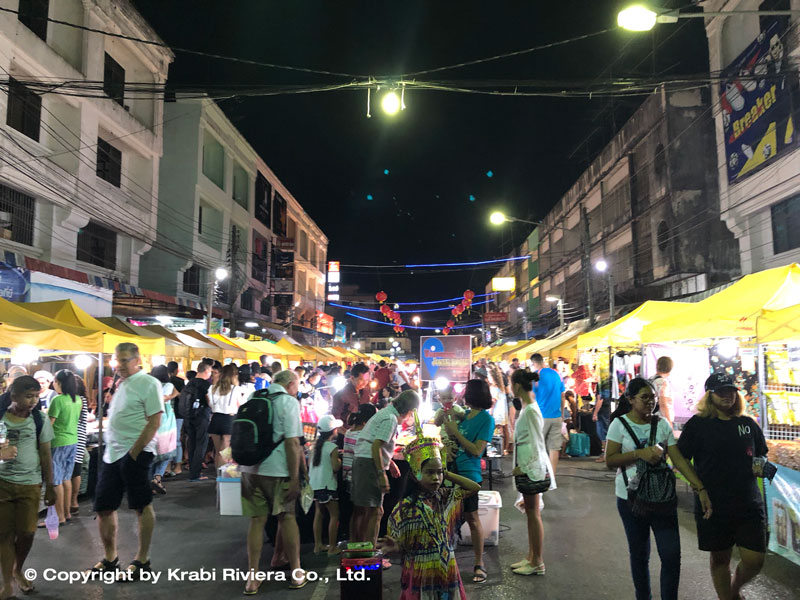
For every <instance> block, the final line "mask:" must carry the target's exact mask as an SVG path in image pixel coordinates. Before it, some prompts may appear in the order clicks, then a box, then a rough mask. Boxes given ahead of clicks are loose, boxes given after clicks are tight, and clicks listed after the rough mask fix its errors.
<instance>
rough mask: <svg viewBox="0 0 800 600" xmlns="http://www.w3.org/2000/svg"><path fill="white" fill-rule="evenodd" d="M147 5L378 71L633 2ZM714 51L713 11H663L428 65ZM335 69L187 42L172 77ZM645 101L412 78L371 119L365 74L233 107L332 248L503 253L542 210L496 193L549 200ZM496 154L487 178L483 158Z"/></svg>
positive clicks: (485, 274)
mask: <svg viewBox="0 0 800 600" xmlns="http://www.w3.org/2000/svg"><path fill="white" fill-rule="evenodd" d="M678 2H679V0H678ZM679 3H680V2H679ZM134 4H135V5H136V6H137V8H138V9H139V10H140V11H141V12H142V14H143V15H144V16H145V18H146V19H147V20H148V21H149V22H150V23H151V24H152V25H153V27H154V28H155V29H156V31H157V32H158V33H159V34H160V35H161V36H162V37H163V38H164V40H165V41H166V42H167V43H169V44H172V45H174V46H181V47H185V48H190V49H196V50H201V51H205V52H213V53H217V54H223V55H227V56H235V57H241V58H245V59H252V60H257V61H266V62H271V63H278V64H286V65H293V66H301V67H310V68H314V69H322V70H330V71H339V72H347V73H356V74H364V75H376V76H377V75H385V74H392V73H403V72H406V73H407V72H413V71H418V70H422V69H427V68H431V67H436V66H441V65H448V64H452V63H458V62H462V61H468V60H473V59H477V58H482V57H487V56H492V55H497V54H501V53H505V52H510V51H514V50H520V49H525V48H530V47H532V46H536V45H540V44H545V43H549V42H554V41H558V40H563V39H566V38H572V37H576V36H579V35H581V34H586V33H592V32H596V31H600V30H603V29H607V28H609V27H612V26H613V25H614V23H615V18H616V11H617V8H618V7H619V6H620V4H621V3H620V2H616V1H606V0H557V1H553V2H544V1H543V0H542V1H540V0H535V1H531V0H527V1H501V2H491V3H490V2H485V1H483V2H478V1H476V0H459V1H457V2H456V1H445V0H424V1H415V0H406V1H404V2H384V1H380V0H370V1H369V2H330V1H327V2H323V1H306V0H298V1H296V2H285V1H281V2H278V1H273V0H229V1H228V2H221V1H219V0H213V1H212V0H171V1H170V2H164V1H163V0H134ZM683 4H688V2H683ZM672 5H673V6H674V5H676V4H675V3H673V4H672ZM221 7H226V8H221ZM351 7H354V8H351ZM654 47H655V50H656V51H655V56H653V55H652V54H651V51H652V50H653V48H654ZM707 64H708V63H707V50H706V39H705V33H704V31H703V26H702V21H701V20H699V19H691V20H685V21H682V22H681V23H680V24H678V25H661V26H658V27H657V28H656V30H655V31H654V32H653V33H649V34H636V35H634V34H630V33H627V32H622V31H619V30H614V31H612V32H609V33H606V34H603V35H601V36H598V37H594V38H591V39H589V40H585V41H581V42H576V43H573V44H570V45H568V46H562V47H559V48H554V49H549V50H544V51H539V52H535V53H531V54H527V55H524V56H520V57H514V58H510V59H505V60H500V61H496V62H492V63H488V64H483V65H478V66H473V67H468V68H461V69H455V70H452V71H447V72H444V73H437V74H436V75H433V76H430V77H435V78H436V79H438V80H441V79H447V80H491V79H513V80H522V79H547V80H562V81H563V80H576V79H577V80H588V81H590V80H593V79H596V78H601V79H604V78H609V77H612V76H613V77H621V76H629V77H632V76H639V77H642V76H645V77H646V76H651V75H652V74H653V73H654V72H655V73H657V74H658V73H661V74H665V73H666V74H676V73H693V72H699V71H703V70H707ZM335 81H342V79H341V78H338V79H337V78H332V77H325V76H321V75H315V74H295V73H287V72H285V71H279V70H274V69H268V68H263V67H258V66H249V65H242V64H236V63H231V62H224V61H220V60H215V59H211V58H203V57H196V56H191V55H187V54H185V53H181V52H176V60H175V62H174V64H173V65H172V67H171V70H170V82H171V83H175V84H199V85H201V86H203V85H208V84H251V85H254V86H258V85H278V84H281V85H282V84H315V83H323V84H328V83H333V82H335ZM373 99H374V97H373ZM639 102H641V99H616V100H613V101H609V100H604V99H597V98H594V99H592V100H589V99H560V98H559V99H544V98H522V97H517V98H511V97H494V96H485V95H473V94H460V93H450V92H439V91H415V92H409V93H407V95H406V105H407V107H408V108H407V110H405V111H403V112H402V113H401V114H400V115H399V116H397V117H394V118H388V117H386V116H385V115H383V114H382V112H381V110H380V108H379V107H378V106H377V103H375V102H374V103H373V109H372V113H373V116H372V118H371V119H367V118H366V92H364V91H339V92H331V93H324V94H323V93H319V94H307V95H283V96H273V97H259V98H239V99H232V100H226V101H224V102H222V103H221V106H222V108H223V110H224V111H225V112H226V114H227V115H228V117H229V118H230V119H231V121H232V122H233V123H234V124H235V125H236V126H237V127H238V129H239V130H240V131H241V132H242V133H243V134H244V135H245V137H246V138H247V139H248V140H249V141H250V143H251V144H252V146H253V147H254V148H255V149H256V150H257V151H258V152H259V153H260V154H261V156H262V157H263V158H264V160H265V161H266V162H267V164H269V165H270V167H271V168H272V169H273V170H274V171H275V173H276V174H277V175H278V177H279V178H280V179H281V180H282V181H283V183H284V184H286V186H287V187H288V188H289V190H291V192H292V193H293V194H294V196H295V197H296V198H297V200H298V201H299V202H300V203H301V204H302V205H303V207H304V208H305V209H306V210H307V212H308V213H309V214H310V215H311V216H312V218H314V219H315V220H316V222H317V223H318V224H319V225H320V227H321V228H322V230H323V231H324V232H325V233H326V234H327V235H328V237H329V239H330V246H329V252H328V257H329V259H332V260H337V259H338V260H341V261H342V262H343V263H348V264H349V263H356V264H377V265H385V264H393V263H398V264H404V263H410V262H414V263H417V262H424V263H428V262H455V261H466V260H485V259H489V258H496V257H500V256H504V255H505V254H507V253H508V252H509V251H510V250H511V248H512V245H511V244H512V243H514V244H516V243H518V242H519V241H520V240H521V239H522V238H523V236H524V235H527V233H528V230H529V227H527V226H521V225H516V226H514V227H513V228H511V227H509V226H505V227H503V228H501V229H500V230H498V229H492V228H490V226H489V225H488V223H487V217H488V214H489V213H490V212H491V210H493V209H495V208H504V209H505V210H506V211H507V212H508V213H509V214H512V215H515V216H518V217H520V218H527V219H540V218H542V217H543V216H545V215H546V213H547V211H548V210H549V209H550V207H551V206H552V205H553V204H554V203H555V202H556V201H557V200H558V199H559V197H560V195H561V194H562V193H563V192H564V191H565V190H566V189H568V188H569V187H570V185H571V184H572V182H573V181H574V180H575V178H576V177H577V176H578V175H579V174H580V173H581V171H582V170H583V169H584V168H585V167H586V165H587V163H588V160H589V159H591V158H593V157H594V156H595V155H596V154H597V152H598V151H599V150H600V149H601V148H602V146H603V145H604V144H605V143H606V142H607V141H608V139H609V136H610V134H611V132H612V131H613V129H614V127H615V126H616V127H619V126H620V125H621V124H622V123H624V121H625V119H626V118H627V116H629V115H630V113H631V112H632V110H634V109H635V107H636V106H637V105H638V103H639ZM587 140H588V141H587ZM384 169H389V175H384ZM490 170H491V171H492V172H493V177H491V178H489V177H487V175H486V173H487V171H490ZM368 194H371V195H372V197H373V199H372V200H368V199H367V195H368ZM470 195H472V196H474V201H471V200H470ZM490 275H491V271H486V270H480V271H471V270H460V271H457V272H448V273H445V274H441V275H422V274H419V273H417V274H415V275H413V276H409V275H404V276H403V277H397V276H391V275H389V274H388V273H387V272H386V271H385V270H374V271H370V274H369V275H367V276H365V275H363V274H362V275H358V276H357V275H356V274H355V273H353V272H345V273H344V274H343V280H344V281H345V282H347V281H358V282H360V283H362V284H363V287H364V289H365V290H366V291H373V290H375V291H377V290H378V289H381V288H382V289H385V290H386V291H387V292H388V293H389V294H390V298H391V299H393V300H397V301H405V300H424V299H438V298H443V297H450V296H457V295H459V294H461V292H462V291H463V290H464V289H466V288H467V287H468V286H471V287H473V288H475V289H478V288H480V287H481V286H482V285H484V284H485V282H486V281H487V279H488V278H489V277H490Z"/></svg>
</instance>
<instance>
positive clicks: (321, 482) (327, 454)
mask: <svg viewBox="0 0 800 600" xmlns="http://www.w3.org/2000/svg"><path fill="white" fill-rule="evenodd" d="M334 450H338V448H337V446H336V444H334V443H333V442H331V441H326V442H325V443H324V444H322V456H321V457H320V461H319V464H318V465H314V455H313V453H312V455H311V460H309V461H308V480H309V483H310V484H311V489H312V490H314V491H317V490H331V491H336V490H337V489H338V485H337V483H336V473H334V472H333V465H332V464H331V453H332V452H333V451H334Z"/></svg>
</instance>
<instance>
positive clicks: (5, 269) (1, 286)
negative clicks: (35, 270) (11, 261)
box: [0, 262, 31, 302]
mask: <svg viewBox="0 0 800 600" xmlns="http://www.w3.org/2000/svg"><path fill="white" fill-rule="evenodd" d="M30 287H31V272H30V271H28V270H27V269H22V268H20V267H12V266H11V265H8V264H6V263H4V262H0V298H3V299H4V300H8V301H9V302H27V300H28V291H29V290H30Z"/></svg>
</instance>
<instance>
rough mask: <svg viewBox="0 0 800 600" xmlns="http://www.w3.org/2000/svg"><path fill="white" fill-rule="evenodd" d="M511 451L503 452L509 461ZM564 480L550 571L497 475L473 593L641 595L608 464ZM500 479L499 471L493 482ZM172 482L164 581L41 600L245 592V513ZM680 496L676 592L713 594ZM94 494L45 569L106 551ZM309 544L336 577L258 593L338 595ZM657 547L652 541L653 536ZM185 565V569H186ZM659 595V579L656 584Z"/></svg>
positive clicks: (129, 544)
mask: <svg viewBox="0 0 800 600" xmlns="http://www.w3.org/2000/svg"><path fill="white" fill-rule="evenodd" d="M509 465H510V459H506V460H505V461H504V465H503V466H504V468H506V469H507V468H508V466H509ZM558 482H559V484H558V485H559V487H558V489H557V490H555V491H553V492H549V493H547V494H545V495H544V498H545V509H544V510H543V511H542V518H543V520H544V527H545V561H546V564H547V575H545V576H544V577H519V576H517V575H514V574H512V573H511V570H510V569H509V565H510V564H511V563H512V562H514V561H516V560H517V559H518V558H519V557H520V556H522V554H521V553H522V552H524V550H523V548H524V547H525V545H526V544H527V537H526V530H525V526H524V523H525V521H524V517H523V515H522V514H521V513H519V511H518V510H517V509H516V508H514V507H513V506H512V502H513V500H514V499H515V497H516V493H515V492H514V491H513V489H512V485H511V480H510V479H504V480H501V481H500V483H499V485H496V486H495V489H499V490H500V491H501V493H502V496H503V509H502V511H501V513H500V524H501V527H500V528H501V534H500V545H499V546H498V547H492V546H486V553H485V558H486V567H487V570H488V571H489V577H488V580H487V582H486V583H485V584H483V585H475V584H473V583H471V582H470V581H469V577H470V569H471V567H472V549H471V547H465V546H460V547H459V549H458V551H457V557H458V562H459V567H460V569H461V575H462V577H463V578H464V581H465V583H464V586H465V588H466V591H467V597H468V598H470V599H471V600H489V599H492V600H510V599H514V598H520V599H522V598H532V599H552V600H583V599H586V600H590V599H591V600H595V599H600V598H609V599H620V600H621V599H625V598H632V597H633V586H632V584H631V581H630V576H629V570H628V569H629V567H628V550H627V544H626V541H625V535H624V533H623V531H622V525H621V523H620V520H619V516H618V515H617V512H616V506H615V503H614V490H613V479H612V474H611V473H610V472H609V471H607V470H605V468H604V467H603V466H602V465H599V464H597V463H595V462H594V458H583V459H581V458H573V459H568V460H562V461H561V463H560V465H559V473H558ZM496 483H497V482H496ZM168 487H169V493H168V494H167V495H166V496H158V497H157V498H156V500H155V506H156V513H157V519H158V525H157V528H156V533H155V539H154V541H153V550H152V562H153V568H154V570H155V571H160V572H161V573H162V577H161V580H160V581H159V582H158V584H156V585H152V584H148V583H143V582H137V583H115V584H113V585H108V586H107V585H102V584H98V583H94V584H88V585H81V584H74V585H69V584H66V583H59V582H52V583H46V582H44V581H41V579H39V580H37V581H36V586H37V590H38V593H37V594H36V597H37V598H39V599H41V600H45V599H47V600H50V599H53V600H55V599H57V598H69V599H71V598H76V599H77V598H87V599H88V600H95V599H100V598H103V600H117V599H119V600H127V599H131V600H132V599H138V598H141V599H145V598H147V599H153V600H157V599H167V598H169V599H174V598H191V599H192V600H216V599H218V598H236V597H240V595H241V590H242V589H243V588H244V584H243V583H238V582H233V583H231V582H223V581H220V580H221V579H222V577H223V569H245V568H246V564H247V557H246V553H245V547H244V540H245V533H246V530H247V519H245V518H243V517H221V516H219V515H218V511H217V509H216V508H215V505H214V504H215V492H214V483H213V481H209V482H206V483H203V484H190V483H188V482H186V480H185V479H183V480H181V478H178V479H173V480H170V483H169V484H168ZM679 489H681V490H684V493H681V498H680V502H681V507H680V509H679V516H680V525H681V527H680V529H681V545H682V548H681V553H682V556H681V586H680V598H686V599H688V600H705V599H710V598H713V597H714V592H713V588H712V585H711V579H710V578H709V576H708V565H707V562H708V555H707V554H706V553H702V552H700V551H698V550H697V547H696V540H697V537H696V534H695V525H694V520H693V518H692V515H691V514H690V513H688V512H687V511H686V508H687V506H688V505H689V502H691V499H690V494H687V493H685V486H684V485H682V484H679ZM88 509H89V505H88V503H87V502H82V503H81V516H79V517H78V518H76V519H73V521H74V524H70V525H69V526H68V527H65V528H63V529H62V530H61V533H60V537H59V539H58V540H56V541H54V542H51V541H50V540H48V539H47V535H46V533H44V532H42V531H41V530H40V532H39V533H38V534H37V537H36V541H35V542H34V548H33V552H32V553H31V557H30V558H29V560H28V561H27V563H26V566H27V567H28V568H33V569H36V570H37V571H38V572H39V573H41V572H42V570H43V569H46V568H48V567H54V568H56V569H58V570H62V571H66V570H76V571H83V570H84V569H85V568H87V567H88V566H90V565H91V564H92V563H93V562H94V561H95V560H96V558H97V556H100V555H101V554H102V549H101V546H100V544H99V540H98V536H97V523H96V521H94V520H93V518H92V516H91V515H90V513H89V510H88ZM133 527H134V522H133V519H132V517H131V513H130V511H126V510H124V509H123V510H122V511H120V536H119V537H120V558H121V560H122V561H124V562H126V563H127V561H129V560H130V558H131V557H132V555H133V552H134V547H135V546H134V540H135V533H134V530H133ZM311 550H312V544H306V545H304V546H303V548H302V553H301V560H302V566H303V567H304V568H306V569H309V570H314V571H317V572H318V573H319V574H320V576H321V577H328V578H329V579H330V582H329V583H328V584H325V583H316V584H313V583H310V584H309V585H307V586H306V587H305V588H304V589H302V590H292V591H290V590H288V589H287V585H288V584H287V583H286V582H271V583H267V582H265V584H264V586H263V587H262V591H261V593H260V595H261V596H263V597H265V598H269V597H275V594H281V597H285V598H292V599H295V598H296V599H297V600H307V599H312V600H333V599H335V598H339V597H340V595H339V584H338V582H336V581H334V578H335V577H336V574H335V569H336V568H337V566H338V563H337V560H336V559H330V560H329V559H328V558H327V557H321V556H315V555H314V554H312V552H311ZM653 553H654V554H655V545H654V546H653ZM270 555H271V547H270V546H269V545H266V546H265V548H264V554H263V555H262V559H261V564H262V567H263V566H264V565H268V564H269V558H270ZM394 562H395V565H394V566H393V567H392V568H391V569H389V570H388V571H384V572H383V578H384V579H383V581H384V596H383V597H384V598H385V599H387V600H389V599H391V598H396V597H397V596H398V595H399V593H400V586H399V582H398V580H399V576H400V567H399V565H398V564H397V562H398V561H397V560H395V561H394ZM658 567H659V562H658V560H657V559H656V560H651V577H652V578H653V581H654V582H657V581H658ZM201 568H202V569H205V570H206V571H210V570H211V569H215V570H216V573H217V581H216V582H212V583H194V582H189V581H184V582H180V581H165V579H166V578H167V577H168V570H169V569H180V570H186V571H189V572H197V571H199V569H201ZM187 577H188V574H187ZM746 591H747V595H746V598H747V600H792V599H797V598H800V591H798V586H797V567H795V566H794V565H792V564H791V563H789V562H788V561H787V560H785V559H783V558H781V557H779V556H776V555H774V554H769V555H768V556H767V561H766V564H765V567H764V570H763V571H762V573H761V574H760V575H759V576H758V577H757V578H756V579H755V580H754V581H753V582H752V583H751V584H750V585H749V586H748V588H747V590H746ZM655 597H656V598H657V597H658V595H657V590H656V592H655Z"/></svg>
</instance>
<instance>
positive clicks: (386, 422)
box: [355, 404, 400, 469]
mask: <svg viewBox="0 0 800 600" xmlns="http://www.w3.org/2000/svg"><path fill="white" fill-rule="evenodd" d="M399 416H400V415H398V414H397V410H395V408H394V406H392V405H391V404H390V405H389V406H387V407H385V408H382V409H380V410H379V411H378V412H377V413H375V416H373V417H372V418H371V419H370V420H369V421H367V424H366V425H364V429H362V430H361V435H359V436H358V441H357V442H356V454H355V457H356V458H372V442H374V441H375V440H380V441H382V442H383V445H382V446H381V457H382V459H383V468H384V469H388V468H389V461H391V460H392V456H393V455H394V440H395V438H396V437H397V419H398V417H399Z"/></svg>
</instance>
